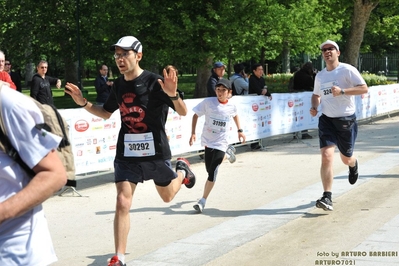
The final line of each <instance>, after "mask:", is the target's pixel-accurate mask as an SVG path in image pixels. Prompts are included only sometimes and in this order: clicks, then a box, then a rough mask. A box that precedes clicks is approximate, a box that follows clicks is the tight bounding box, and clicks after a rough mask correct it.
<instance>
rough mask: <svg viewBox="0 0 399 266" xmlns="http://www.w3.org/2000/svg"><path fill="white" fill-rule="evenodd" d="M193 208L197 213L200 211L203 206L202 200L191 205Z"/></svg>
mask: <svg viewBox="0 0 399 266" xmlns="http://www.w3.org/2000/svg"><path fill="white" fill-rule="evenodd" d="M193 208H194V210H196V211H197V212H199V213H202V211H203V210H204V208H205V205H204V203H203V202H202V201H198V202H197V203H196V204H195V205H194V206H193Z"/></svg>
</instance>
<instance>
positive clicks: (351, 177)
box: [348, 160, 359, 185]
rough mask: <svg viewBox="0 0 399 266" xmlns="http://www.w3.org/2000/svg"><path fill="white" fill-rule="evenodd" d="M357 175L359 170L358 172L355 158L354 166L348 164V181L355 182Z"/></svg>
mask: <svg viewBox="0 0 399 266" xmlns="http://www.w3.org/2000/svg"><path fill="white" fill-rule="evenodd" d="M358 177H359V172H358V167H357V160H356V164H355V166H354V167H350V166H349V176H348V180H349V183H350V184H351V185H353V184H355V183H356V181H357V178H358Z"/></svg>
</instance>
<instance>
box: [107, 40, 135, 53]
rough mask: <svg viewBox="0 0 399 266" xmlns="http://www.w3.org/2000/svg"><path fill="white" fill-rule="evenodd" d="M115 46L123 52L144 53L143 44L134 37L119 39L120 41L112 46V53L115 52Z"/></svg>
mask: <svg viewBox="0 0 399 266" xmlns="http://www.w3.org/2000/svg"><path fill="white" fill-rule="evenodd" d="M115 46H118V47H120V48H122V49H123V50H133V51H135V52H137V53H142V52H143V46H142V45H141V42H140V41H139V40H138V39H137V38H136V37H133V36H125V37H122V38H120V39H119V41H118V42H117V43H115V44H113V45H111V48H110V49H111V51H115Z"/></svg>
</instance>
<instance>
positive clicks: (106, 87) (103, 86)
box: [94, 65, 114, 105]
mask: <svg viewBox="0 0 399 266" xmlns="http://www.w3.org/2000/svg"><path fill="white" fill-rule="evenodd" d="M112 84H114V83H113V82H112V81H109V80H108V67H107V66H106V65H102V66H101V68H100V70H99V74H98V75H97V78H96V80H95V81H94V87H95V88H96V92H97V98H96V102H97V104H101V105H102V104H104V103H105V101H106V100H107V99H108V96H109V94H110V93H111V87H112Z"/></svg>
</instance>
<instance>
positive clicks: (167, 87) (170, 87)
mask: <svg viewBox="0 0 399 266" xmlns="http://www.w3.org/2000/svg"><path fill="white" fill-rule="evenodd" d="M163 79H164V81H163V82H162V80H160V79H158V83H159V85H161V88H162V90H163V91H164V92H165V93H166V94H167V95H168V96H169V97H175V96H176V92H177V76H176V71H175V70H174V69H173V68H171V69H169V73H168V72H167V71H166V69H164V70H163Z"/></svg>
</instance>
